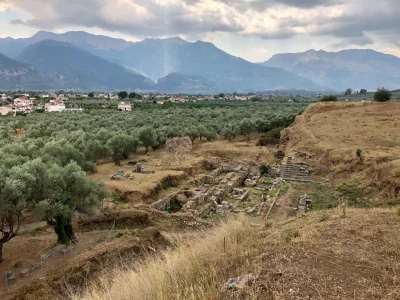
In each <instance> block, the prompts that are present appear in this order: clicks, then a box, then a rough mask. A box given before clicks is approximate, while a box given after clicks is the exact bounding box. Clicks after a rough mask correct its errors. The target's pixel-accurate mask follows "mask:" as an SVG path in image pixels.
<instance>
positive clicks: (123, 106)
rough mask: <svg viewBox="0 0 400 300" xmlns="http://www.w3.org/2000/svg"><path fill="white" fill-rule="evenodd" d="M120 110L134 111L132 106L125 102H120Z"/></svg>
mask: <svg viewBox="0 0 400 300" xmlns="http://www.w3.org/2000/svg"><path fill="white" fill-rule="evenodd" d="M118 110H122V111H131V110H132V105H131V104H129V103H125V102H120V103H119V104H118Z"/></svg>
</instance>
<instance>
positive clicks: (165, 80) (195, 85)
mask: <svg viewBox="0 0 400 300" xmlns="http://www.w3.org/2000/svg"><path fill="white" fill-rule="evenodd" d="M157 90H158V91H160V92H167V93H168V92H175V93H190V94H202V93H209V92H215V93H217V92H218V91H219V90H218V88H217V87H216V86H215V84H214V83H213V82H211V81H209V80H207V79H205V78H202V77H195V76H185V75H182V74H181V73H171V74H169V75H167V76H165V77H162V78H160V79H159V80H158V82H157Z"/></svg>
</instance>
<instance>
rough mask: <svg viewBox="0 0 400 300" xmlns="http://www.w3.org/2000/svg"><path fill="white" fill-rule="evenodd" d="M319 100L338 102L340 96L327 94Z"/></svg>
mask: <svg viewBox="0 0 400 300" xmlns="http://www.w3.org/2000/svg"><path fill="white" fill-rule="evenodd" d="M319 101H320V102H337V101H338V97H337V96H336V95H327V96H324V97H322V98H321V99H320V100H319Z"/></svg>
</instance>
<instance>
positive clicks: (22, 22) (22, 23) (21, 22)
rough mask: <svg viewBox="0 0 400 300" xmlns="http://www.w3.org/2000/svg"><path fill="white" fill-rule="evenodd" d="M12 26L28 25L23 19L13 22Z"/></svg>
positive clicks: (11, 22)
mask: <svg viewBox="0 0 400 300" xmlns="http://www.w3.org/2000/svg"><path fill="white" fill-rule="evenodd" d="M10 24H13V25H26V23H25V22H24V21H22V20H21V19H14V20H11V21H10Z"/></svg>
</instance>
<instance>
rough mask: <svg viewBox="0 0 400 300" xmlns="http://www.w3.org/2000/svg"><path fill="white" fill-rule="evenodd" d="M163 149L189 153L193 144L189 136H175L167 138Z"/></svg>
mask: <svg viewBox="0 0 400 300" xmlns="http://www.w3.org/2000/svg"><path fill="white" fill-rule="evenodd" d="M165 150H167V151H168V152H171V153H190V152H192V150H193V144H192V141H191V140H190V137H188V136H185V137H176V138H173V139H169V140H167V142H166V143H165Z"/></svg>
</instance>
